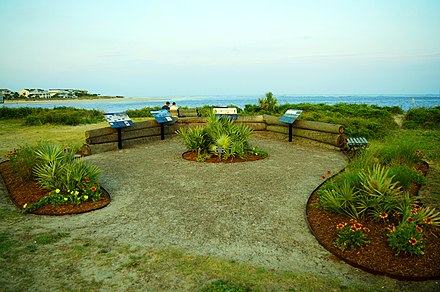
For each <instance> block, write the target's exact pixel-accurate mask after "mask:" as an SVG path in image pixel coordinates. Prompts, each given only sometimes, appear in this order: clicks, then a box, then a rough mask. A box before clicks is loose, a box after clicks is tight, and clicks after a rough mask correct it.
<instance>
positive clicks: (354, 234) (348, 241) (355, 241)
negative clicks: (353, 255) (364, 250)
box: [333, 220, 370, 251]
mask: <svg viewBox="0 0 440 292" xmlns="http://www.w3.org/2000/svg"><path fill="white" fill-rule="evenodd" d="M336 228H338V229H339V231H338V235H337V237H336V239H335V240H334V241H333V244H334V245H335V246H336V247H337V248H339V249H340V250H342V251H344V250H346V249H347V248H350V249H356V248H359V247H362V246H363V245H365V244H367V243H368V240H367V234H366V233H367V232H369V231H370V229H368V228H367V227H363V226H362V224H361V223H358V222H356V220H350V222H349V223H347V222H344V223H339V224H338V225H337V227H336Z"/></svg>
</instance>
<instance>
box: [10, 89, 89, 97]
mask: <svg viewBox="0 0 440 292" xmlns="http://www.w3.org/2000/svg"><path fill="white" fill-rule="evenodd" d="M18 94H19V95H20V96H21V97H25V98H77V97H79V96H82V95H88V94H89V92H88V91H87V90H82V89H68V88H63V89H61V88H58V89H57V88H52V89H49V90H44V89H39V88H25V89H22V90H20V91H19V92H18Z"/></svg>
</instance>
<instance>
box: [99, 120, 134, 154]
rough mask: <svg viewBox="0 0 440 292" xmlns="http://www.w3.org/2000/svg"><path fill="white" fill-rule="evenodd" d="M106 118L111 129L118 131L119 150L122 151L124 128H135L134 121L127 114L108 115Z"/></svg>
mask: <svg viewBox="0 0 440 292" xmlns="http://www.w3.org/2000/svg"><path fill="white" fill-rule="evenodd" d="M104 117H105V119H106V120H107V122H108V123H109V124H110V127H112V128H114V129H118V149H122V128H127V127H131V126H133V125H134V123H133V121H132V120H131V119H130V117H129V116H128V115H127V114H126V113H106V114H104Z"/></svg>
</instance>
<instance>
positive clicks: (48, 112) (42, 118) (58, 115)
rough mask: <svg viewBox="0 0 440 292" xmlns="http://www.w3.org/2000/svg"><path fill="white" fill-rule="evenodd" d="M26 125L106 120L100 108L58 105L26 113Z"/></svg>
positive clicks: (83, 122) (69, 123)
mask: <svg viewBox="0 0 440 292" xmlns="http://www.w3.org/2000/svg"><path fill="white" fill-rule="evenodd" d="M24 118H25V120H24V123H25V125H28V126H37V125H44V124H54V125H71V126H76V125H80V124H91V123H98V122H101V121H103V120H104V115H103V113H102V112H101V111H98V110H85V109H76V108H71V107H58V108H54V109H43V108H42V109H37V110H32V111H31V112H30V114H28V115H26V116H25V117H24Z"/></svg>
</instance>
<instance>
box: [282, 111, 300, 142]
mask: <svg viewBox="0 0 440 292" xmlns="http://www.w3.org/2000/svg"><path fill="white" fill-rule="evenodd" d="M301 113H302V110H293V109H289V110H287V111H286V113H285V114H284V115H283V116H282V117H281V118H280V119H279V122H282V123H286V124H289V142H292V136H293V135H292V132H293V123H294V122H295V121H296V118H298V117H299V115H300V114H301Z"/></svg>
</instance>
